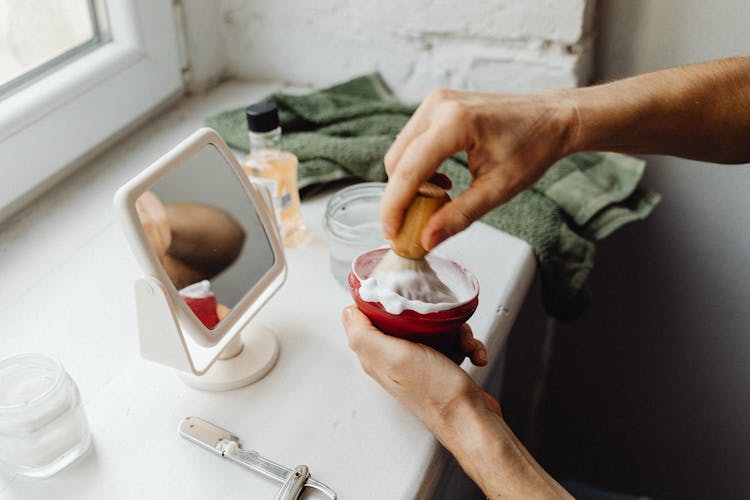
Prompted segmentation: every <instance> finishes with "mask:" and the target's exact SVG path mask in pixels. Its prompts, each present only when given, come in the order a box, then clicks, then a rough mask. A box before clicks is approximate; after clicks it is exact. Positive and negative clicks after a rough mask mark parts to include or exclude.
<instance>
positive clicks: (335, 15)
mask: <svg viewBox="0 0 750 500" xmlns="http://www.w3.org/2000/svg"><path fill="white" fill-rule="evenodd" d="M593 3H594V0H526V1H517V0H464V1H458V0H408V1H397V0H380V1H374V0H348V1H347V0H307V1H305V0H225V1H224V2H223V4H222V15H221V33H222V35H223V37H224V42H225V46H226V47H227V51H226V55H225V57H226V61H225V71H226V72H227V73H228V74H229V75H231V76H235V77H239V78H242V79H249V80H282V81H288V82H293V83H304V84H313V85H326V84H329V83H334V82H336V81H340V80H343V79H347V78H350V77H352V76H354V75H358V74H361V73H365V72H370V71H373V70H377V71H380V72H381V73H382V74H383V76H384V77H385V79H386V80H387V81H388V82H389V83H390V84H391V85H392V86H393V88H394V90H395V91H396V92H397V94H398V95H399V96H400V97H402V98H404V99H406V100H418V99H421V98H422V97H423V96H424V94H425V93H426V92H427V91H429V90H430V89H431V88H434V87H453V88H462V89H472V90H487V91H507V92H530V91H535V90H541V89H545V88H551V87H572V86H576V85H580V84H583V83H586V82H587V80H588V78H589V68H590V61H591V60H592V56H593V54H592V50H591V47H592V44H591V43H590V38H591V35H590V30H589V26H590V23H591V18H592V13H593Z"/></svg>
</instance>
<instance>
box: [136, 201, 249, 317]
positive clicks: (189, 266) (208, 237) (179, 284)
mask: <svg viewBox="0 0 750 500" xmlns="http://www.w3.org/2000/svg"><path fill="white" fill-rule="evenodd" d="M136 211H137V213H138V217H139V219H140V221H141V224H142V225H143V230H144V232H145V233H146V237H147V238H148V240H149V242H150V243H151V247H152V249H153V250H154V252H155V253H156V256H157V258H158V259H159V262H160V263H161V265H162V267H163V268H164V270H165V272H166V273H167V276H169V279H170V280H171V281H172V283H173V284H174V286H175V288H177V289H178V290H181V289H184V288H186V287H188V286H189V285H192V284H197V283H200V282H202V281H203V280H209V279H211V278H213V277H214V276H216V275H217V274H219V273H220V272H221V271H223V270H224V269H226V268H227V267H229V266H230V265H231V264H232V262H234V261H235V259H236V258H237V256H238V255H239V253H240V250H241V249H242V245H243V243H244V240H245V231H244V230H243V229H242V227H241V226H240V225H239V223H238V222H237V221H236V220H235V219H234V217H232V216H231V215H229V214H228V213H226V212H225V211H223V210H220V209H218V208H216V207H212V206H209V205H204V204H200V203H173V204H167V205H164V204H163V203H162V202H161V200H160V199H159V197H158V196H157V195H156V194H155V193H154V192H153V191H146V192H145V193H143V194H142V195H141V196H140V197H139V198H138V200H137V201H136ZM206 286H208V283H206ZM209 293H210V290H209ZM186 301H187V302H188V305H190V301H189V300H186ZM191 308H193V307H192V306H191ZM229 310H230V309H229V308H228V307H226V306H225V305H223V304H221V303H218V304H216V314H213V311H211V314H210V315H209V317H207V318H204V317H203V315H204V314H198V316H199V318H200V319H201V321H203V323H204V324H205V325H206V326H207V327H208V328H213V327H214V326H215V325H216V323H218V321H221V319H223V318H224V316H226V315H227V314H228V313H229ZM194 312H196V311H195V310H194ZM207 321H208V322H207Z"/></svg>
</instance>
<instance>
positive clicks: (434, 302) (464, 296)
mask: <svg viewBox="0 0 750 500" xmlns="http://www.w3.org/2000/svg"><path fill="white" fill-rule="evenodd" d="M430 264H431V265H432V267H433V269H434V270H435V273H436V274H437V276H438V278H439V279H440V281H442V282H443V283H444V284H445V285H446V286H447V287H448V289H449V290H450V291H451V292H453V295H455V300H448V301H446V300H442V299H451V298H453V297H450V296H447V295H445V294H443V293H435V294H433V295H430V294H427V295H423V297H425V298H427V299H429V300H430V301H429V302H428V301H424V300H414V299H408V298H406V297H403V296H402V295H399V294H398V293H396V291H395V290H407V289H410V287H413V286H419V285H414V284H415V283H420V282H421V281H423V277H422V276H420V273H417V272H415V271H413V270H400V271H389V272H382V273H378V274H377V275H376V276H371V277H369V278H366V279H364V280H360V288H359V296H360V297H361V298H362V300H364V301H366V302H379V303H380V304H381V305H382V306H383V309H385V310H386V311H387V312H389V313H391V314H401V313H402V312H404V311H405V310H411V311H415V312H418V313H420V314H428V313H433V312H438V311H445V310H448V309H452V308H454V307H456V306H458V305H459V304H462V303H464V302H467V301H468V300H470V299H471V298H472V297H473V296H474V290H473V287H472V284H471V280H470V279H469V278H468V277H467V276H465V275H463V274H461V272H460V271H459V270H458V269H457V268H453V267H452V266H448V265H445V264H443V263H442V262H441V261H439V260H432V259H431V260H430Z"/></svg>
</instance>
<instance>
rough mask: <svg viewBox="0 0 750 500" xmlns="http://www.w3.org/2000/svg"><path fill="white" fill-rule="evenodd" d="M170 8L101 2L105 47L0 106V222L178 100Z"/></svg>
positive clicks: (137, 0)
mask: <svg viewBox="0 0 750 500" xmlns="http://www.w3.org/2000/svg"><path fill="white" fill-rule="evenodd" d="M172 4H173V2H172V1H169V0H106V7H107V12H108V17H109V26H110V30H111V35H112V41H111V42H109V43H107V44H105V45H102V46H101V47H99V48H97V49H95V50H92V51H91V52H90V53H88V54H85V55H83V56H81V57H80V58H78V59H76V60H74V61H72V62H70V63H68V64H66V65H65V66H63V67H61V68H60V69H58V70H56V71H54V72H53V73H51V74H50V75H49V76H47V77H44V78H42V79H40V80H39V81H37V82H35V83H33V84H31V85H29V86H28V87H26V88H23V89H21V90H19V91H17V92H16V93H14V94H12V95H10V96H8V97H6V98H5V99H3V100H0V219H2V218H3V217H5V216H7V215H8V212H9V211H13V210H15V209H17V208H18V205H19V203H21V202H22V201H23V200H24V199H25V198H26V197H28V196H29V194H31V193H33V192H35V191H36V190H38V189H40V188H44V187H46V185H47V184H48V183H49V179H50V178H54V176H55V174H58V173H60V172H61V171H63V169H65V168H66V167H67V166H69V165H71V164H73V163H75V162H76V160H79V159H81V158H82V157H83V156H84V155H86V153H88V152H90V151H91V150H92V149H94V148H95V147H96V146H98V145H99V144H101V143H102V142H104V141H106V140H107V139H108V138H110V137H112V136H113V135H114V134H115V133H117V132H118V131H120V130H122V129H123V128H124V127H126V126H127V125H128V124H130V123H132V122H133V121H135V120H136V119H138V118H139V117H141V116H143V115H144V114H145V113H147V112H148V111H149V110H152V109H153V108H155V107H156V106H158V105H159V104H160V103H162V102H164V101H166V100H168V99H170V98H172V97H174V96H175V95H177V94H179V93H180V92H181V90H182V86H183V83H182V71H181V63H180V53H179V49H178V39H177V34H176V31H177V30H176V24H175V18H174V13H173V7H172Z"/></svg>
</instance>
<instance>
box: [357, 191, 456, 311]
mask: <svg viewBox="0 0 750 500" xmlns="http://www.w3.org/2000/svg"><path fill="white" fill-rule="evenodd" d="M449 200H450V197H449V196H448V193H447V192H446V191H445V189H443V188H441V187H440V186H438V185H436V184H433V183H431V182H425V183H423V184H422V185H421V186H420V187H419V190H418V191H417V194H416V196H415V197H414V199H413V200H412V202H411V204H410V205H409V207H408V208H407V209H406V212H405V214H404V221H403V224H402V225H401V229H400V231H399V233H398V234H397V235H396V237H395V238H393V239H392V240H391V250H389V251H388V252H387V253H386V254H385V256H384V257H383V260H381V261H380V262H379V263H378V265H377V266H376V267H375V269H374V270H373V273H372V277H373V278H375V279H376V280H377V282H378V285H379V286H382V287H385V288H389V289H391V290H393V291H394V292H396V293H397V294H399V295H401V296H402V297H404V298H406V299H409V300H419V301H422V302H429V303H433V304H436V303H440V302H456V301H457V299H456V295H455V294H454V293H453V292H452V291H451V290H450V289H449V288H448V287H447V286H446V285H445V283H443V282H442V281H441V280H440V278H439V277H438V276H437V274H436V273H435V271H434V270H433V269H432V266H430V263H429V262H427V260H426V259H425V257H426V256H427V253H428V252H427V250H425V249H424V247H423V246H422V244H421V243H420V235H421V234H422V230H423V229H424V227H425V225H427V221H429V220H430V217H432V214H434V213H435V212H436V211H437V210H438V209H439V208H440V207H442V206H443V205H445V204H446V203H447V202H448V201H449Z"/></svg>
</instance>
